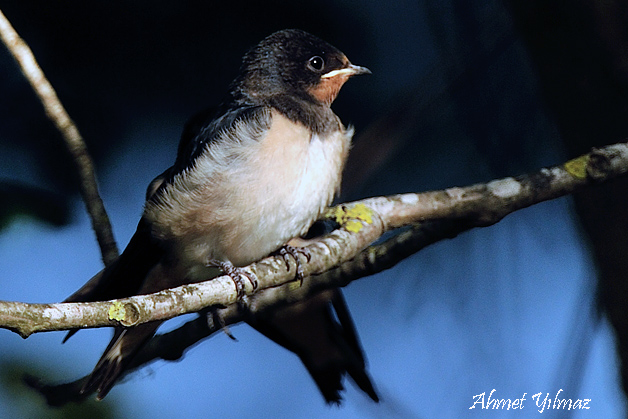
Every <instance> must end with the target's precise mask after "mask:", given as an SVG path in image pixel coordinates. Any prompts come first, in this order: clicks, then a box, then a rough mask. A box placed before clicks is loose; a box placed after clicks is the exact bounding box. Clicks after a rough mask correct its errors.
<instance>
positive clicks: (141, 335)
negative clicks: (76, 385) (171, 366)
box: [81, 322, 161, 400]
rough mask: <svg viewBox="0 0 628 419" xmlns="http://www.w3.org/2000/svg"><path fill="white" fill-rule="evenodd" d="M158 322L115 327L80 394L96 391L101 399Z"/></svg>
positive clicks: (153, 332) (153, 330) (153, 331)
mask: <svg viewBox="0 0 628 419" xmlns="http://www.w3.org/2000/svg"><path fill="white" fill-rule="evenodd" d="M160 324H161V322H153V323H146V324H142V325H139V326H136V327H133V328H130V329H117V330H116V332H115V334H114V336H113V339H111V342H110V343H109V346H108V347H107V349H106V350H105V352H104V353H103V355H102V357H101V358H100V360H99V361H98V363H97V364H96V366H95V367H94V370H93V371H92V373H91V374H90V376H89V378H88V379H87V382H86V383H85V384H84V385H83V388H82V389H81V394H85V393H87V394H89V393H93V392H96V393H97V397H96V398H97V399H98V400H102V399H103V398H104V397H105V396H106V395H107V394H108V393H109V391H110V390H111V389H112V388H113V386H114V385H115V384H116V382H117V381H118V379H119V378H120V377H121V374H122V373H123V372H124V371H125V370H126V368H127V366H128V365H129V363H130V362H131V360H132V359H133V357H134V356H135V354H136V353H137V352H138V351H139V349H140V348H141V347H142V346H143V345H144V343H146V341H147V340H148V339H150V338H151V337H152V336H153V335H154V334H155V331H156V330H157V328H158V327H159V325H160Z"/></svg>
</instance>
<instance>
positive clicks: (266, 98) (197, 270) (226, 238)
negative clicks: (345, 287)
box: [65, 29, 379, 403]
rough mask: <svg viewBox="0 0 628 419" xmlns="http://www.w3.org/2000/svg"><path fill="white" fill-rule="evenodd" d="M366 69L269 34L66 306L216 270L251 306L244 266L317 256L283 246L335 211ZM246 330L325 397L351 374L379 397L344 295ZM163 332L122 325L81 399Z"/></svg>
mask: <svg viewBox="0 0 628 419" xmlns="http://www.w3.org/2000/svg"><path fill="white" fill-rule="evenodd" d="M368 73H370V71H369V70H368V69H367V68H365V67H360V66H357V65H354V64H352V63H351V62H350V61H349V59H348V58H347V57H346V55H345V54H344V53H342V52H341V51H340V50H338V49H337V48H335V47H334V46H332V45H330V44H328V43H327V42H325V41H323V40H321V39H320V38H318V37H316V36H314V35H312V34H310V33H308V32H305V31H303V30H300V29H285V30H280V31H277V32H275V33H272V34H271V35H269V36H267V37H266V38H264V39H263V40H262V41H261V42H260V43H259V44H257V45H256V46H254V47H253V48H252V49H250V50H249V51H248V52H247V53H246V54H245V55H244V57H243V59H242V64H241V67H240V71H239V74H238V76H237V77H236V78H235V79H234V81H233V82H232V83H231V85H230V88H229V90H228V94H227V95H226V98H225V100H224V101H223V102H222V104H221V105H220V106H219V107H218V109H217V110H216V111H215V112H213V113H205V114H203V115H201V116H199V117H196V118H194V119H193V120H192V121H191V122H190V123H188V124H187V125H186V127H185V129H184V131H183V134H182V136H181V140H180V144H179V147H178V151H177V156H176V159H175V162H174V164H173V165H172V166H171V167H170V168H168V169H167V170H165V171H164V172H163V173H161V174H160V175H159V176H157V177H156V178H155V180H153V181H152V182H151V183H150V185H149V186H148V189H147V196H146V202H145V205H144V210H143V213H142V217H141V220H140V221H139V223H138V227H137V230H136V232H135V233H134V235H133V236H132V238H131V240H130V241H129V244H128V245H127V247H126V248H125V250H124V251H123V252H122V254H121V255H120V256H119V257H118V258H117V259H116V260H115V261H114V262H113V263H111V264H109V265H108V266H107V267H105V268H104V269H103V270H102V271H101V272H99V273H98V274H97V275H96V276H94V277H93V278H92V279H91V280H90V281H88V282H87V283H86V284H85V285H84V286H83V287H82V288H81V289H79V290H78V291H77V292H75V293H74V294H72V295H71V296H70V297H69V298H67V299H66V300H65V301H66V302H89V301H103V300H109V299H115V298H123V297H128V296H132V295H138V294H149V293H153V292H157V291H160V290H163V289H167V288H172V287H176V286H180V285H183V284H187V283H193V282H199V281H203V280H207V279H208V278H211V277H212V276H215V270H216V268H219V270H222V271H223V272H225V273H228V274H229V275H230V276H231V278H232V279H233V281H234V284H235V286H236V289H237V291H238V295H239V297H240V298H241V297H242V296H243V290H244V282H243V281H242V278H243V277H244V279H248V280H249V281H250V282H251V284H252V285H253V287H255V286H256V281H255V278H252V277H251V276H250V275H248V274H245V273H244V272H243V271H242V270H240V268H241V267H244V266H246V265H248V264H250V263H252V262H255V261H257V260H259V259H261V258H263V257H265V256H268V255H270V254H272V253H274V252H283V253H281V254H283V256H284V258H285V257H286V255H292V256H293V257H294V259H295V261H296V262H297V266H300V262H299V259H298V256H299V253H302V254H304V255H305V256H306V257H308V258H309V255H308V253H307V251H306V250H304V249H303V248H298V247H293V246H290V245H288V244H287V243H288V242H289V241H290V240H291V239H293V238H295V237H299V236H302V235H304V234H305V233H307V231H308V229H309V228H310V226H311V225H312V224H313V223H314V222H315V221H316V220H317V219H318V218H319V217H321V215H322V214H323V213H324V212H325V210H326V209H327V208H328V206H329V205H330V204H331V203H332V200H333V199H334V197H335V195H336V194H337V192H338V190H339V187H340V183H341V175H342V170H343V167H344V164H345V161H346V159H347V155H348V152H349V148H350V144H351V138H352V136H353V131H354V130H353V128H352V127H349V128H347V127H345V126H344V125H343V124H342V122H341V121H340V119H339V117H338V116H337V115H336V114H335V113H334V112H333V111H332V110H331V104H332V102H333V101H334V100H335V99H336V97H337V95H338V93H339V91H340V89H341V87H342V86H343V84H344V83H345V82H346V81H347V80H348V79H349V78H351V77H352V76H356V75H360V74H368ZM299 274H301V276H302V270H299V268H298V269H297V274H296V276H297V277H298V276H299ZM301 280H302V277H301ZM249 324H251V325H252V326H253V327H254V328H256V329H257V330H259V331H260V332H262V333H263V334H264V335H266V336H268V337H270V338H271V339H273V340H275V341H276V342H277V343H279V344H280V345H282V346H284V347H286V348H287V349H289V350H291V351H293V352H295V353H296V354H297V355H298V356H299V357H300V358H301V360H302V361H303V363H304V364H305V366H306V368H307V369H308V371H309V372H310V374H311V375H312V377H313V378H314V380H315V382H316V384H317V385H318V387H319V389H320V391H321V393H322V394H323V396H324V398H325V400H326V401H327V402H329V403H338V402H339V401H340V399H341V396H340V391H341V390H342V389H343V387H342V384H341V379H342V377H343V376H344V375H345V374H346V373H348V374H349V375H350V376H351V377H352V378H353V380H354V381H355V382H356V383H357V384H358V386H359V387H360V388H362V390H364V391H365V393H366V394H368V395H369V397H370V398H372V399H373V400H375V401H378V400H379V398H378V396H377V393H376V392H375V390H374V387H373V385H372V383H371V380H370V377H369V376H368V374H367V373H366V370H365V368H366V367H365V361H364V355H363V353H362V349H361V346H360V343H359V341H358V338H357V333H356V331H355V328H354V325H353V323H352V320H351V317H350V315H349V312H348V309H347V306H346V303H345V301H344V298H343V297H342V294H341V292H340V290H329V291H326V292H324V293H322V294H319V295H317V296H315V297H313V298H311V299H310V300H308V301H305V302H303V303H300V304H298V305H295V306H292V307H287V308H284V309H282V310H278V311H276V312H274V313H272V314H267V315H265V316H263V317H262V316H259V317H252V318H251V319H249ZM159 325H160V322H151V323H145V324H141V325H138V326H135V327H130V328H124V327H118V328H116V329H115V332H114V336H113V338H112V340H111V342H110V343H109V345H108V346H107V348H106V350H105V352H104V353H103V355H102V357H101V358H100V360H99V361H98V363H97V364H96V366H95V367H94V370H93V371H92V373H91V374H90V375H89V378H88V379H87V381H86V382H85V384H84V386H83V387H82V389H81V390H80V391H81V393H85V394H91V393H93V392H95V393H97V396H96V397H97V399H102V398H104V397H105V396H106V395H107V393H108V392H109V391H110V390H111V388H112V387H113V386H114V385H115V384H116V382H117V380H118V379H119V378H120V376H121V374H122V373H123V372H124V371H125V369H126V368H127V367H128V365H129V362H130V360H131V359H132V358H133V356H134V355H135V354H136V353H137V352H138V351H139V350H140V349H141V348H142V346H143V345H144V344H145V343H146V342H147V341H148V340H149V339H150V338H151V337H152V336H153V335H154V333H155V332H156V330H157V328H158V327H159ZM71 334H72V332H71V333H70V334H69V335H68V337H69V336H71ZM66 339H67V338H66ZM317 345H320V346H321V347H320V348H319V347H318V346H317Z"/></svg>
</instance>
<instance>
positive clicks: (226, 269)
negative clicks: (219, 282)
mask: <svg viewBox="0 0 628 419" xmlns="http://www.w3.org/2000/svg"><path fill="white" fill-rule="evenodd" d="M207 266H213V267H216V268H218V269H220V270H221V271H222V273H224V274H225V275H229V278H231V280H232V281H233V284H234V285H235V287H236V292H237V293H238V300H241V299H242V298H243V297H244V294H245V290H246V289H245V288H244V282H243V281H242V277H246V279H248V280H249V283H250V284H251V286H252V287H253V290H256V289H257V278H255V275H253V274H252V273H250V272H247V271H245V270H244V269H242V268H237V267H235V266H233V264H232V263H231V262H229V261H222V260H215V259H212V260H210V261H209V262H208V263H207Z"/></svg>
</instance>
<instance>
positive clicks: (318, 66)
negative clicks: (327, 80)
mask: <svg viewBox="0 0 628 419" xmlns="http://www.w3.org/2000/svg"><path fill="white" fill-rule="evenodd" d="M307 65H308V67H310V69H312V70H314V71H321V70H322V69H323V67H324V66H325V61H324V60H323V59H322V58H321V57H319V56H318V55H316V56H314V57H312V58H310V60H309V61H308V62H307Z"/></svg>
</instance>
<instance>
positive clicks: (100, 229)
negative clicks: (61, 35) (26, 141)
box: [0, 10, 118, 265]
mask: <svg viewBox="0 0 628 419" xmlns="http://www.w3.org/2000/svg"><path fill="white" fill-rule="evenodd" d="M0 39H2V42H3V43H4V45H6V47H7V48H8V50H9V52H11V55H13V58H15V61H16V62H17V64H18V65H19V66H20V70H22V74H24V77H26V79H27V80H28V82H29V83H30V85H31V87H32V88H33V90H34V91H35V93H36V94H37V96H38V97H39V100H40V101H41V103H42V105H43V106H44V109H45V111H46V115H48V118H49V119H50V120H51V121H52V122H53V123H54V124H55V126H56V127H57V129H58V130H59V132H60V133H61V135H62V137H63V140H64V142H65V145H66V147H67V149H68V151H69V152H70V154H71V156H72V159H73V160H74V163H75V164H76V168H77V171H78V176H79V180H80V187H81V195H82V197H83V201H84V202H85V205H86V207H87V212H88V213H89V216H90V218H91V220H92V228H93V229H94V232H95V233H96V239H97V240H98V244H99V246H100V252H101V254H102V258H103V262H104V263H105V265H107V264H109V263H111V262H113V261H114V260H115V259H116V257H117V256H118V249H117V246H116V242H115V239H114V238H113V232H112V229H111V224H110V222H109V217H108V216H107V212H106V211H105V206H104V204H103V202H102V199H101V198H100V195H99V194H98V184H97V182H96V175H95V173H94V165H93V163H92V160H91V158H90V156H89V153H88V152H87V147H86V146H85V142H84V141H83V137H82V136H81V134H80V133H79V131H78V128H77V127H76V125H75V124H74V122H73V121H72V119H70V116H69V115H68V113H67V112H66V110H65V108H64V107H63V105H62V104H61V101H59V98H58V97H57V93H56V92H55V90H54V88H53V87H52V85H51V84H50V82H49V81H48V79H47V78H46V76H45V75H44V73H43V71H42V70H41V68H40V67H39V64H37V61H36V60H35V56H34V55H33V52H32V51H31V49H30V48H29V47H28V45H27V44H26V42H24V40H23V39H22V38H20V36H19V35H18V34H17V32H16V31H15V29H13V26H11V23H10V22H9V21H8V20H7V18H6V17H5V16H4V14H3V13H2V11H1V10H0Z"/></svg>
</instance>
